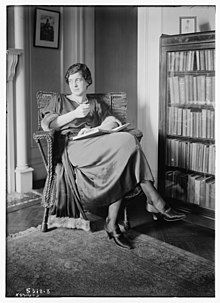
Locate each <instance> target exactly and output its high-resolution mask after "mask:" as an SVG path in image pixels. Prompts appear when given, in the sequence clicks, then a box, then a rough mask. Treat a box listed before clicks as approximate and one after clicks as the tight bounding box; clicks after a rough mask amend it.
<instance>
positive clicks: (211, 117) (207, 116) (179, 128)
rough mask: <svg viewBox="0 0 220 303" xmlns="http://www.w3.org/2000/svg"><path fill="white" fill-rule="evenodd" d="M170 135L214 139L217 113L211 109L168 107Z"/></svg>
mask: <svg viewBox="0 0 220 303" xmlns="http://www.w3.org/2000/svg"><path fill="white" fill-rule="evenodd" d="M168 134H170V135H178V136H186V137H193V138H203V139H214V138H215V112H214V110H209V109H197V110H192V109H189V108H179V107H175V106H171V107H168Z"/></svg>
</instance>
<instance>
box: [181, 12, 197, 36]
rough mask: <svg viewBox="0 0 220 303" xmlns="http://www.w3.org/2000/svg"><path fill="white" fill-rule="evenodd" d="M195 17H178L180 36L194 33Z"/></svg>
mask: <svg viewBox="0 0 220 303" xmlns="http://www.w3.org/2000/svg"><path fill="white" fill-rule="evenodd" d="M196 19H197V18H196V16H189V17H180V22H179V24H180V34H187V33H194V32H196V23H197V20H196Z"/></svg>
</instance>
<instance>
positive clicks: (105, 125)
mask: <svg viewBox="0 0 220 303" xmlns="http://www.w3.org/2000/svg"><path fill="white" fill-rule="evenodd" d="M120 125H122V123H121V121H119V120H118V119H117V118H115V117H114V116H108V117H106V118H105V120H104V121H103V122H102V123H101V125H100V127H99V128H101V129H106V130H111V129H113V128H115V127H118V126H120Z"/></svg>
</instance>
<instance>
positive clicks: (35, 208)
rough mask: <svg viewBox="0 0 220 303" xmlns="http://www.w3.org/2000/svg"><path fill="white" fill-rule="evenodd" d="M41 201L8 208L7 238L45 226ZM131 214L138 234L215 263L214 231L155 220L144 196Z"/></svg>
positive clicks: (131, 206)
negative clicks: (42, 223)
mask: <svg viewBox="0 0 220 303" xmlns="http://www.w3.org/2000/svg"><path fill="white" fill-rule="evenodd" d="M40 200H41V199H35V200H33V201H31V202H30V203H26V204H25V205H24V204H23V205H20V206H18V207H11V208H8V211H7V221H6V224H7V228H6V230H7V235H9V234H14V233H17V232H19V231H23V230H26V229H27V228H30V227H36V226H38V225H39V224H41V221H42V217H43V211H44V209H43V207H42V206H41V205H40ZM94 213H95V214H96V215H99V216H101V217H102V218H104V216H105V211H103V210H95V211H94ZM128 214H129V220H130V224H131V227H132V228H133V229H135V230H136V231H138V232H140V233H143V234H147V235H149V236H151V237H154V238H156V239H158V240H161V241H164V242H166V243H169V244H171V245H174V246H177V247H179V248H182V249H184V250H186V251H189V252H192V253H194V254H196V255H199V256H201V257H204V258H206V259H208V260H210V261H214V258H215V253H214V252H215V232H214V230H213V229H210V228H207V227H204V226H201V225H197V224H195V223H192V222H190V220H187V219H186V220H184V221H178V222H172V223H171V222H165V221H154V220H153V219H152V216H151V215H150V214H149V213H147V211H146V210H145V203H144V202H143V201H142V199H141V197H139V198H136V199H135V200H133V201H130V203H129V207H128ZM189 216H190V215H189ZM195 220H196V219H195ZM191 221H192V220H191ZM73 232H74V231H73Z"/></svg>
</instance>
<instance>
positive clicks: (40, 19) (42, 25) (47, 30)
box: [34, 8, 60, 48]
mask: <svg viewBox="0 0 220 303" xmlns="http://www.w3.org/2000/svg"><path fill="white" fill-rule="evenodd" d="M59 26H60V13H59V12H55V11H50V10H45V9H38V8H37V9H36V15H35V37H34V46H39V47H49V48H58V47H59Z"/></svg>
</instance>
